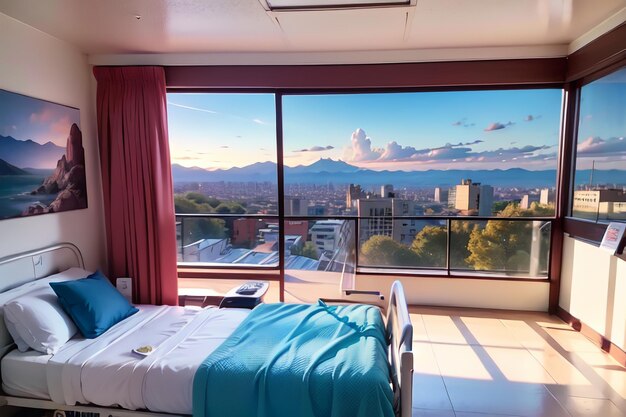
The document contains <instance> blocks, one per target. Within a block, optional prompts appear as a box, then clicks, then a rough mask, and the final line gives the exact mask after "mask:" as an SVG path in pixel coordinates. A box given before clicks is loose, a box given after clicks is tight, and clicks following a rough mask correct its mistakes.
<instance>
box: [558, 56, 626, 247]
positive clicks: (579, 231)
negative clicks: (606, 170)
mask: <svg viewBox="0 0 626 417" xmlns="http://www.w3.org/2000/svg"><path fill="white" fill-rule="evenodd" d="M624 68H626V57H624V58H622V59H621V60H618V61H616V62H612V63H610V64H609V65H606V66H604V67H601V68H600V69H597V70H595V71H594V72H592V73H589V74H586V75H584V76H582V77H581V78H579V79H577V80H573V81H570V82H569V83H567V85H566V88H567V89H570V90H571V91H572V93H573V94H574V97H573V99H572V103H571V107H570V109H569V111H571V114H572V115H573V116H572V117H570V118H569V119H568V120H567V122H568V123H569V124H570V126H569V128H568V132H567V133H568V134H567V135H566V138H565V144H566V145H567V147H568V148H569V152H568V153H567V155H566V156H568V157H566V158H565V160H566V161H568V158H569V162H570V166H569V167H567V170H568V172H569V178H568V180H569V181H568V183H567V202H566V210H565V211H564V216H563V231H564V232H565V233H567V234H568V235H570V237H573V238H575V239H579V240H582V241H584V242H587V243H589V244H592V245H594V246H600V243H601V242H602V237H603V236H604V232H605V231H606V229H607V227H608V225H609V222H604V221H602V222H601V221H597V220H596V221H593V220H587V219H582V218H579V217H574V216H573V214H572V209H573V199H574V188H575V186H574V180H575V172H576V158H577V155H576V149H577V146H578V126H579V122H580V100H581V98H582V88H583V87H584V86H586V85H588V84H590V83H592V82H594V81H597V80H599V79H601V78H603V77H606V76H607V75H610V74H612V73H614V72H616V71H619V70H621V69H624ZM625 244H626V242H624V241H622V244H621V245H620V247H618V250H617V253H623V251H624V246H625Z"/></svg>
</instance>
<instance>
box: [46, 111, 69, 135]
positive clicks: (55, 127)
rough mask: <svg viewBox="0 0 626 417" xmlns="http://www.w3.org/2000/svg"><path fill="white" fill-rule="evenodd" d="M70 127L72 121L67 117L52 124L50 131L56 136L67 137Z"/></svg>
mask: <svg viewBox="0 0 626 417" xmlns="http://www.w3.org/2000/svg"><path fill="white" fill-rule="evenodd" d="M71 127H72V121H71V120H70V118H69V116H64V117H62V118H60V119H58V120H56V121H55V122H54V123H52V125H51V126H50V131H51V132H52V133H54V134H56V135H62V136H63V135H65V136H69V134H70V128H71Z"/></svg>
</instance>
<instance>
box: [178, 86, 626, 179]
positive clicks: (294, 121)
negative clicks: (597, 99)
mask: <svg viewBox="0 0 626 417" xmlns="http://www.w3.org/2000/svg"><path fill="white" fill-rule="evenodd" d="M622 97H624V96H622ZM274 107H275V106H274V96H273V95H272V94H188V93H171V94H168V112H169V125H170V144H171V145H170V148H171V151H172V162H173V163H178V164H181V165H183V166H188V167H190V166H198V167H202V168H208V169H215V168H229V167H232V166H245V165H249V164H252V163H255V162H263V161H268V160H269V161H274V162H275V160H276V157H275V153H276V144H275V141H276V139H275V137H276V133H275V130H276V126H275V117H276V116H275V108H274ZM561 107H562V92H561V90H559V89H524V90H498V91H495V90H494V91H489V90H483V91H454V92H417V93H377V94H327V95H285V96H284V97H283V132H284V157H285V165H288V166H296V165H309V164H311V163H313V162H315V161H317V160H318V159H320V158H333V159H341V160H343V161H345V162H348V163H350V164H352V165H355V166H359V167H362V168H368V169H373V170H385V169H388V170H398V169H402V170H427V169H465V170H475V169H498V168H499V169H503V168H504V169H507V168H513V167H521V168H525V169H529V170H539V169H555V168H556V154H557V151H558V149H557V147H558V145H557V144H558V137H559V129H560V117H561ZM623 108H624V107H623V106H622V109H623ZM609 119H610V120H609ZM596 120H601V122H599V123H598V124H601V125H602V128H601V129H600V128H593V126H590V127H589V129H587V128H586V127H585V129H587V130H585V129H581V130H580V133H581V134H585V135H588V136H590V137H597V138H601V139H602V140H605V141H606V140H609V138H611V137H618V136H622V137H623V136H624V116H623V115H621V117H617V116H616V117H613V118H608V117H607V118H604V119H602V118H600V119H596ZM594 122H595V121H594ZM588 136H585V137H588ZM597 140H598V139H596V141H597ZM581 143H582V142H581ZM624 154H625V155H626V149H624Z"/></svg>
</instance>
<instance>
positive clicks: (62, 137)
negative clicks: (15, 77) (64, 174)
mask: <svg viewBox="0 0 626 417" xmlns="http://www.w3.org/2000/svg"><path fill="white" fill-rule="evenodd" d="M73 123H76V124H77V125H78V126H79V127H80V111H79V110H78V109H75V108H72V107H66V106H62V105H60V104H55V103H51V102H49V101H43V100H38V99H35V98H32V97H28V96H23V95H20V94H15V93H11V92H9V91H5V90H0V135H2V136H11V137H13V138H15V139H19V140H29V139H30V140H33V141H35V142H37V143H40V144H42V145H43V144H45V143H47V142H52V143H54V144H55V145H58V146H61V147H65V146H66V145H67V137H68V135H69V133H70V127H71V126H72V124H73Z"/></svg>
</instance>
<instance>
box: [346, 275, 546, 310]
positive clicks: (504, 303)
mask: <svg viewBox="0 0 626 417" xmlns="http://www.w3.org/2000/svg"><path fill="white" fill-rule="evenodd" d="M398 279H399V280H400V281H402V286H403V287H404V292H405V293H406V296H407V302H408V303H409V304H413V305H432V306H449V307H471V308H493V309H502V310H528V311H548V300H549V291H550V286H549V284H548V283H547V282H545V281H541V282H528V281H503V280H490V279H466V278H446V277H402V276H374V275H357V276H356V283H357V285H356V287H357V289H359V290H372V291H373V290H379V291H381V292H383V293H384V294H385V297H388V296H389V291H390V289H391V284H392V283H393V281H395V280H398Z"/></svg>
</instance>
